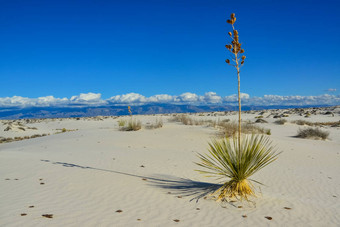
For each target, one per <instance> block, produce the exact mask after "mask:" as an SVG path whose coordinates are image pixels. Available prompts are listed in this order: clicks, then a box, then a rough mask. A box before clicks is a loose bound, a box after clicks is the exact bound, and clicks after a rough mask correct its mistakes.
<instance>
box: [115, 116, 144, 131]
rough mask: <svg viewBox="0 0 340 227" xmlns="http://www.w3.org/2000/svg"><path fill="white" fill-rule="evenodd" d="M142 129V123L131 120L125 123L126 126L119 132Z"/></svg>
mask: <svg viewBox="0 0 340 227" xmlns="http://www.w3.org/2000/svg"><path fill="white" fill-rule="evenodd" d="M141 128H142V122H141V121H140V120H136V119H133V118H131V119H130V120H129V121H128V122H127V126H124V127H121V128H120V130H121V131H138V130H139V129H141Z"/></svg>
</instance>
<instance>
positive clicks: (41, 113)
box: [0, 104, 311, 119]
mask: <svg viewBox="0 0 340 227" xmlns="http://www.w3.org/2000/svg"><path fill="white" fill-rule="evenodd" d="M307 107H311V106H304V107H301V106H243V107H242V110H264V109H287V108H307ZM131 108H132V112H133V114H135V115H136V114H166V113H199V112H216V111H236V110H238V107H237V106H222V105H215V106H213V105H204V106H195V105H175V104H146V105H140V106H132V107H131ZM128 114H129V113H128V108H127V106H95V107H94V106H67V107H28V108H18V107H10V108H0V119H23V118H70V117H94V116H120V115H128Z"/></svg>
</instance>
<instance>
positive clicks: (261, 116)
mask: <svg viewBox="0 0 340 227" xmlns="http://www.w3.org/2000/svg"><path fill="white" fill-rule="evenodd" d="M255 118H263V115H260V116H257V117H255Z"/></svg>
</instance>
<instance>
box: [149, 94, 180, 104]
mask: <svg viewBox="0 0 340 227" xmlns="http://www.w3.org/2000/svg"><path fill="white" fill-rule="evenodd" d="M174 100H175V98H174V97H173V96H171V95H166V94H162V95H154V96H151V97H150V98H148V101H149V102H158V103H168V102H174Z"/></svg>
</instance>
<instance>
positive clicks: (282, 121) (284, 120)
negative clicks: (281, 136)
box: [274, 119, 287, 125]
mask: <svg viewBox="0 0 340 227" xmlns="http://www.w3.org/2000/svg"><path fill="white" fill-rule="evenodd" d="M286 122H287V120H286V119H280V120H276V121H274V123H275V124H277V125H284V124H285V123H286Z"/></svg>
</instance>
